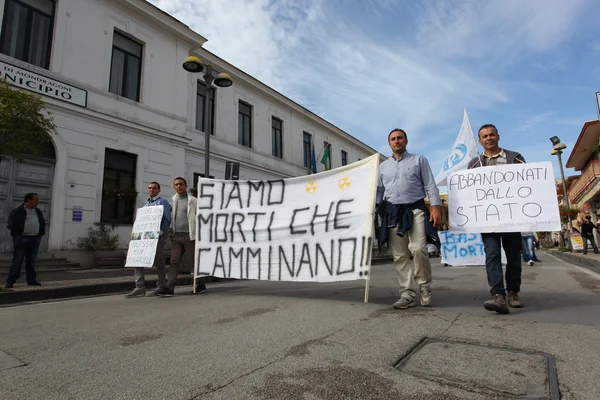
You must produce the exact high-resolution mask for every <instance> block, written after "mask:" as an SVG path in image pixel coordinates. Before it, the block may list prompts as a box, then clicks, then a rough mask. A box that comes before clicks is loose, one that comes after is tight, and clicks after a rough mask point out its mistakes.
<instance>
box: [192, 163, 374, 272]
mask: <svg viewBox="0 0 600 400" xmlns="http://www.w3.org/2000/svg"><path fill="white" fill-rule="evenodd" d="M378 165H379V155H377V154H376V155H373V156H371V157H369V158H366V159H363V160H361V161H358V162H355V163H353V164H350V165H347V166H343V167H340V168H337V169H334V170H329V171H325V172H321V173H318V174H312V175H307V176H301V177H296V178H290V179H282V180H275V181H267V180H265V181H226V180H214V179H205V178H200V179H199V181H198V217H197V218H198V220H197V228H196V230H197V235H196V256H195V268H194V278H197V277H200V276H215V277H222V278H236V279H258V280H275V281H296V282H299V281H310V282H333V281H343V280H356V279H368V275H369V269H370V264H371V248H372V242H373V239H372V237H373V235H372V233H373V209H374V203H375V194H376V186H377V171H378Z"/></svg>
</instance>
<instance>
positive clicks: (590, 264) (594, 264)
mask: <svg viewBox="0 0 600 400" xmlns="http://www.w3.org/2000/svg"><path fill="white" fill-rule="evenodd" d="M548 253H549V254H552V255H553V256H555V257H556V258H559V259H561V260H563V261H566V262H569V263H571V264H575V265H577V266H580V267H584V268H587V269H589V270H591V271H594V272H597V273H600V261H597V260H594V259H591V258H584V257H580V256H576V255H574V254H571V253H566V252H561V251H548Z"/></svg>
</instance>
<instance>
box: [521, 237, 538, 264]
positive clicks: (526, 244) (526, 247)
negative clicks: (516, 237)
mask: <svg viewBox="0 0 600 400" xmlns="http://www.w3.org/2000/svg"><path fill="white" fill-rule="evenodd" d="M535 258H536V257H535V255H534V251H533V236H523V260H525V261H534V260H535Z"/></svg>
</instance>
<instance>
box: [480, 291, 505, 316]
mask: <svg viewBox="0 0 600 400" xmlns="http://www.w3.org/2000/svg"><path fill="white" fill-rule="evenodd" d="M483 307H485V309H486V310H488V311H496V312H497V313H498V314H508V307H506V299H505V298H504V296H502V295H501V294H495V295H493V296H492V298H491V299H490V300H488V301H486V302H485V303H483Z"/></svg>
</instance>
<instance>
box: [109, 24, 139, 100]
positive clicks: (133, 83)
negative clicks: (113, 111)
mask: <svg viewBox="0 0 600 400" xmlns="http://www.w3.org/2000/svg"><path fill="white" fill-rule="evenodd" d="M142 47H143V46H142V45H141V44H139V43H138V42H135V41H133V40H131V39H129V38H128V37H126V36H124V35H121V34H120V33H118V32H115V34H114V37H113V49H112V62H111V65H110V85H109V91H110V92H111V93H114V94H118V95H119V96H123V97H127V98H128V99H131V100H134V101H139V100H140V81H141V78H142Z"/></svg>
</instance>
